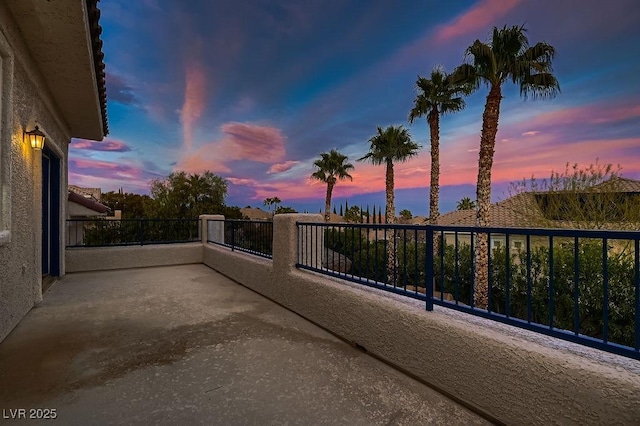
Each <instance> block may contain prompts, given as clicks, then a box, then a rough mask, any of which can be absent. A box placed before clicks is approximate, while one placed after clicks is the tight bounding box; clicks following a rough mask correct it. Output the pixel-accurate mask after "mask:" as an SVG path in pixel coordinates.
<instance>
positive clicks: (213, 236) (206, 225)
mask: <svg viewBox="0 0 640 426" xmlns="http://www.w3.org/2000/svg"><path fill="white" fill-rule="evenodd" d="M209 220H213V221H214V222H209ZM200 222H201V223H200V226H201V229H202V232H201V233H200V234H201V236H202V244H207V240H210V241H214V242H216V243H220V244H222V243H224V216H223V215H221V214H201V215H200Z"/></svg>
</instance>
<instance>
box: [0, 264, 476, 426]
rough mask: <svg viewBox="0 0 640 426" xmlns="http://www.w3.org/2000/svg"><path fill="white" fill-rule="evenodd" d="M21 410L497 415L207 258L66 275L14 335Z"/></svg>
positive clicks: (8, 385)
mask: <svg viewBox="0 0 640 426" xmlns="http://www.w3.org/2000/svg"><path fill="white" fill-rule="evenodd" d="M19 408H26V409H29V408H43V409H47V408H48V409H56V413H57V422H58V424H65V425H68V424H83V425H85V424H224V425H232V424H242V425H247V424H260V425H263V424H304V425H312V424H349V425H373V424H394V425H395V424H406V425H424V424H485V423H486V421H485V420H484V419H482V418H480V417H478V416H477V415H476V414H474V413H472V412H470V411H468V410H467V409H465V408H464V407H462V406H460V405H459V404H457V403H456V402H453V401H451V400H450V399H448V398H446V397H444V396H442V395H441V394H439V393H437V392H436V391H434V390H432V389H431V388H429V387H427V386H425V385H424V384H422V383H419V382H417V381H415V380H413V379H411V378H409V377H407V376H405V375H403V374H402V373H400V372H398V371H396V370H394V369H393V368H391V367H389V366H387V365H386V364H384V363H382V362H380V361H378V360H376V359H374V358H372V357H370V356H369V355H367V354H365V353H363V352H361V351H359V350H357V349H355V348H353V347H352V346H350V345H349V344H347V343H345V342H343V341H342V340H340V339H338V338H336V337H335V336H333V335H331V334H330V333H328V332H326V331H324V330H322V329H320V328H318V327H316V326H315V325H313V324H311V323H309V322H308V321H306V320H304V319H302V318H301V317H299V316H297V315H296V314H294V313H292V312H290V311H288V310H286V309H284V308H282V307H281V306H278V305H276V304H274V303H273V302H271V301H269V300H267V299H265V298H263V297H262V296H260V295H258V294H256V293H254V292H252V291H250V290H248V289H246V288H244V287H242V286H240V285H238V284H236V283H234V282H233V281H230V280H229V279H227V278H226V277H224V276H222V275H220V274H218V273H216V272H215V271H213V270H211V269H209V268H208V267H206V266H204V265H186V266H175V267H160V268H146V269H129V270H117V271H106V272H90V273H75V274H70V275H67V276H65V277H64V278H63V279H62V280H60V281H59V282H57V283H56V284H54V285H53V286H52V287H51V289H50V290H49V291H48V292H47V293H46V294H45V296H44V301H43V302H42V303H41V304H40V306H39V307H37V308H34V309H32V310H31V312H29V314H28V315H27V316H26V317H25V318H24V319H23V320H22V322H21V323H20V324H19V325H18V327H16V329H15V330H14V331H13V332H12V333H11V334H10V335H9V336H8V337H7V338H6V339H5V340H4V341H3V342H2V343H0V410H2V416H0V419H2V417H5V418H4V419H2V420H4V421H7V420H6V417H7V416H8V415H9V414H10V412H9V409H19ZM27 414H28V411H27ZM0 421H1V420H0ZM8 422H9V423H12V421H11V420H8ZM50 422H51V421H50V420H42V423H43V424H50Z"/></svg>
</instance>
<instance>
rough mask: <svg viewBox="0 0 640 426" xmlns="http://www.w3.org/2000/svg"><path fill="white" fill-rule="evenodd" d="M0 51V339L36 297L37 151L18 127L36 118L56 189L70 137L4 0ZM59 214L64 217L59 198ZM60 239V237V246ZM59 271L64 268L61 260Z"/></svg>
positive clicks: (28, 126)
mask: <svg viewBox="0 0 640 426" xmlns="http://www.w3.org/2000/svg"><path fill="white" fill-rule="evenodd" d="M0 51H1V52H2V56H3V61H2V63H3V75H2V77H3V84H2V90H3V91H2V99H3V108H2V122H1V125H2V127H1V129H0V144H1V146H2V150H1V151H0V152H1V155H2V156H4V157H3V158H2V159H0V160H2V161H0V167H2V168H3V170H2V171H0V179H1V180H2V185H3V203H6V204H8V205H3V206H2V207H3V208H2V212H3V215H4V214H6V215H8V216H9V217H10V218H9V219H10V220H8V221H6V220H5V222H7V223H10V225H9V229H8V231H9V232H10V237H9V238H7V239H6V240H4V241H3V242H2V244H1V245H0V265H1V267H0V341H1V340H3V339H4V337H5V336H6V335H7V334H8V333H9V331H11V329H12V328H13V327H14V326H15V325H16V324H17V323H18V322H19V321H20V319H21V318H22V317H23V316H24V315H25V314H26V313H27V312H28V311H29V309H31V308H32V307H33V306H34V304H35V303H38V302H39V301H41V300H42V290H41V283H42V268H41V259H42V255H41V251H42V249H41V243H40V241H41V235H42V225H41V217H42V206H41V200H42V170H41V165H42V160H41V155H42V154H41V152H40V151H35V150H33V149H32V148H31V147H30V146H29V145H28V144H27V143H25V141H24V140H23V132H24V131H25V130H31V129H33V127H34V126H35V123H36V121H37V124H38V126H39V127H40V129H41V130H43V131H44V132H45V134H46V135H47V139H46V144H47V146H49V147H50V148H51V149H52V150H53V151H54V152H55V153H56V155H57V156H58V157H59V158H60V162H61V182H60V187H61V193H64V191H62V189H63V188H65V189H66V185H67V182H66V179H67V169H66V162H67V152H68V144H69V142H70V140H71V136H70V133H69V131H68V129H67V128H66V126H65V124H64V121H63V119H62V117H61V114H60V112H59V111H58V110H57V108H56V107H55V102H54V101H53V99H52V98H51V96H50V93H49V91H48V89H47V86H46V85H45V83H44V79H43V77H42V74H41V73H40V72H39V71H38V68H37V66H35V64H34V63H33V59H32V57H31V56H30V54H29V52H28V50H27V49H26V47H25V44H24V41H23V40H22V37H21V33H20V31H19V30H18V28H17V26H16V25H15V21H14V19H13V17H12V15H11V13H10V12H9V11H8V10H7V7H6V5H5V4H4V2H0ZM6 101H9V104H8V105H7V104H6ZM7 156H8V157H7ZM7 160H8V161H7ZM7 168H9V170H7ZM7 180H8V182H7ZM60 217H61V218H64V203H62V206H61V212H60ZM61 220H62V219H61ZM62 229H63V228H62ZM62 244H63V242H62V241H60V249H61V250H62ZM61 263H62V259H61ZM60 270H61V273H64V265H63V264H61V265H60Z"/></svg>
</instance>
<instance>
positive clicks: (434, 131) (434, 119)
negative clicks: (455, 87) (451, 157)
mask: <svg viewBox="0 0 640 426" xmlns="http://www.w3.org/2000/svg"><path fill="white" fill-rule="evenodd" d="M429 130H430V132H431V182H430V183H429V223H431V224H435V223H436V220H437V219H438V216H440V211H439V207H438V204H439V201H440V114H439V113H438V110H437V109H435V108H434V109H432V110H431V112H430V113H429Z"/></svg>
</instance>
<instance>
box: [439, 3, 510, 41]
mask: <svg viewBox="0 0 640 426" xmlns="http://www.w3.org/2000/svg"><path fill="white" fill-rule="evenodd" d="M518 3H520V0H484V1H481V2H479V3H478V4H477V5H476V6H474V7H473V8H471V9H469V10H468V11H466V12H465V13H464V14H462V15H460V16H458V17H456V18H455V19H454V20H453V22H450V23H448V24H446V25H443V26H441V27H440V28H439V29H438V31H437V32H436V34H435V40H436V42H443V41H448V40H450V39H453V38H458V37H460V36H463V35H468V34H472V33H475V32H476V31H478V30H482V29H485V28H488V27H490V26H492V25H495V22H496V21H497V20H499V19H500V18H502V17H503V16H505V15H506V14H507V12H509V11H510V10H511V9H513V8H514V7H515V6H516V5H517V4H518Z"/></svg>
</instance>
